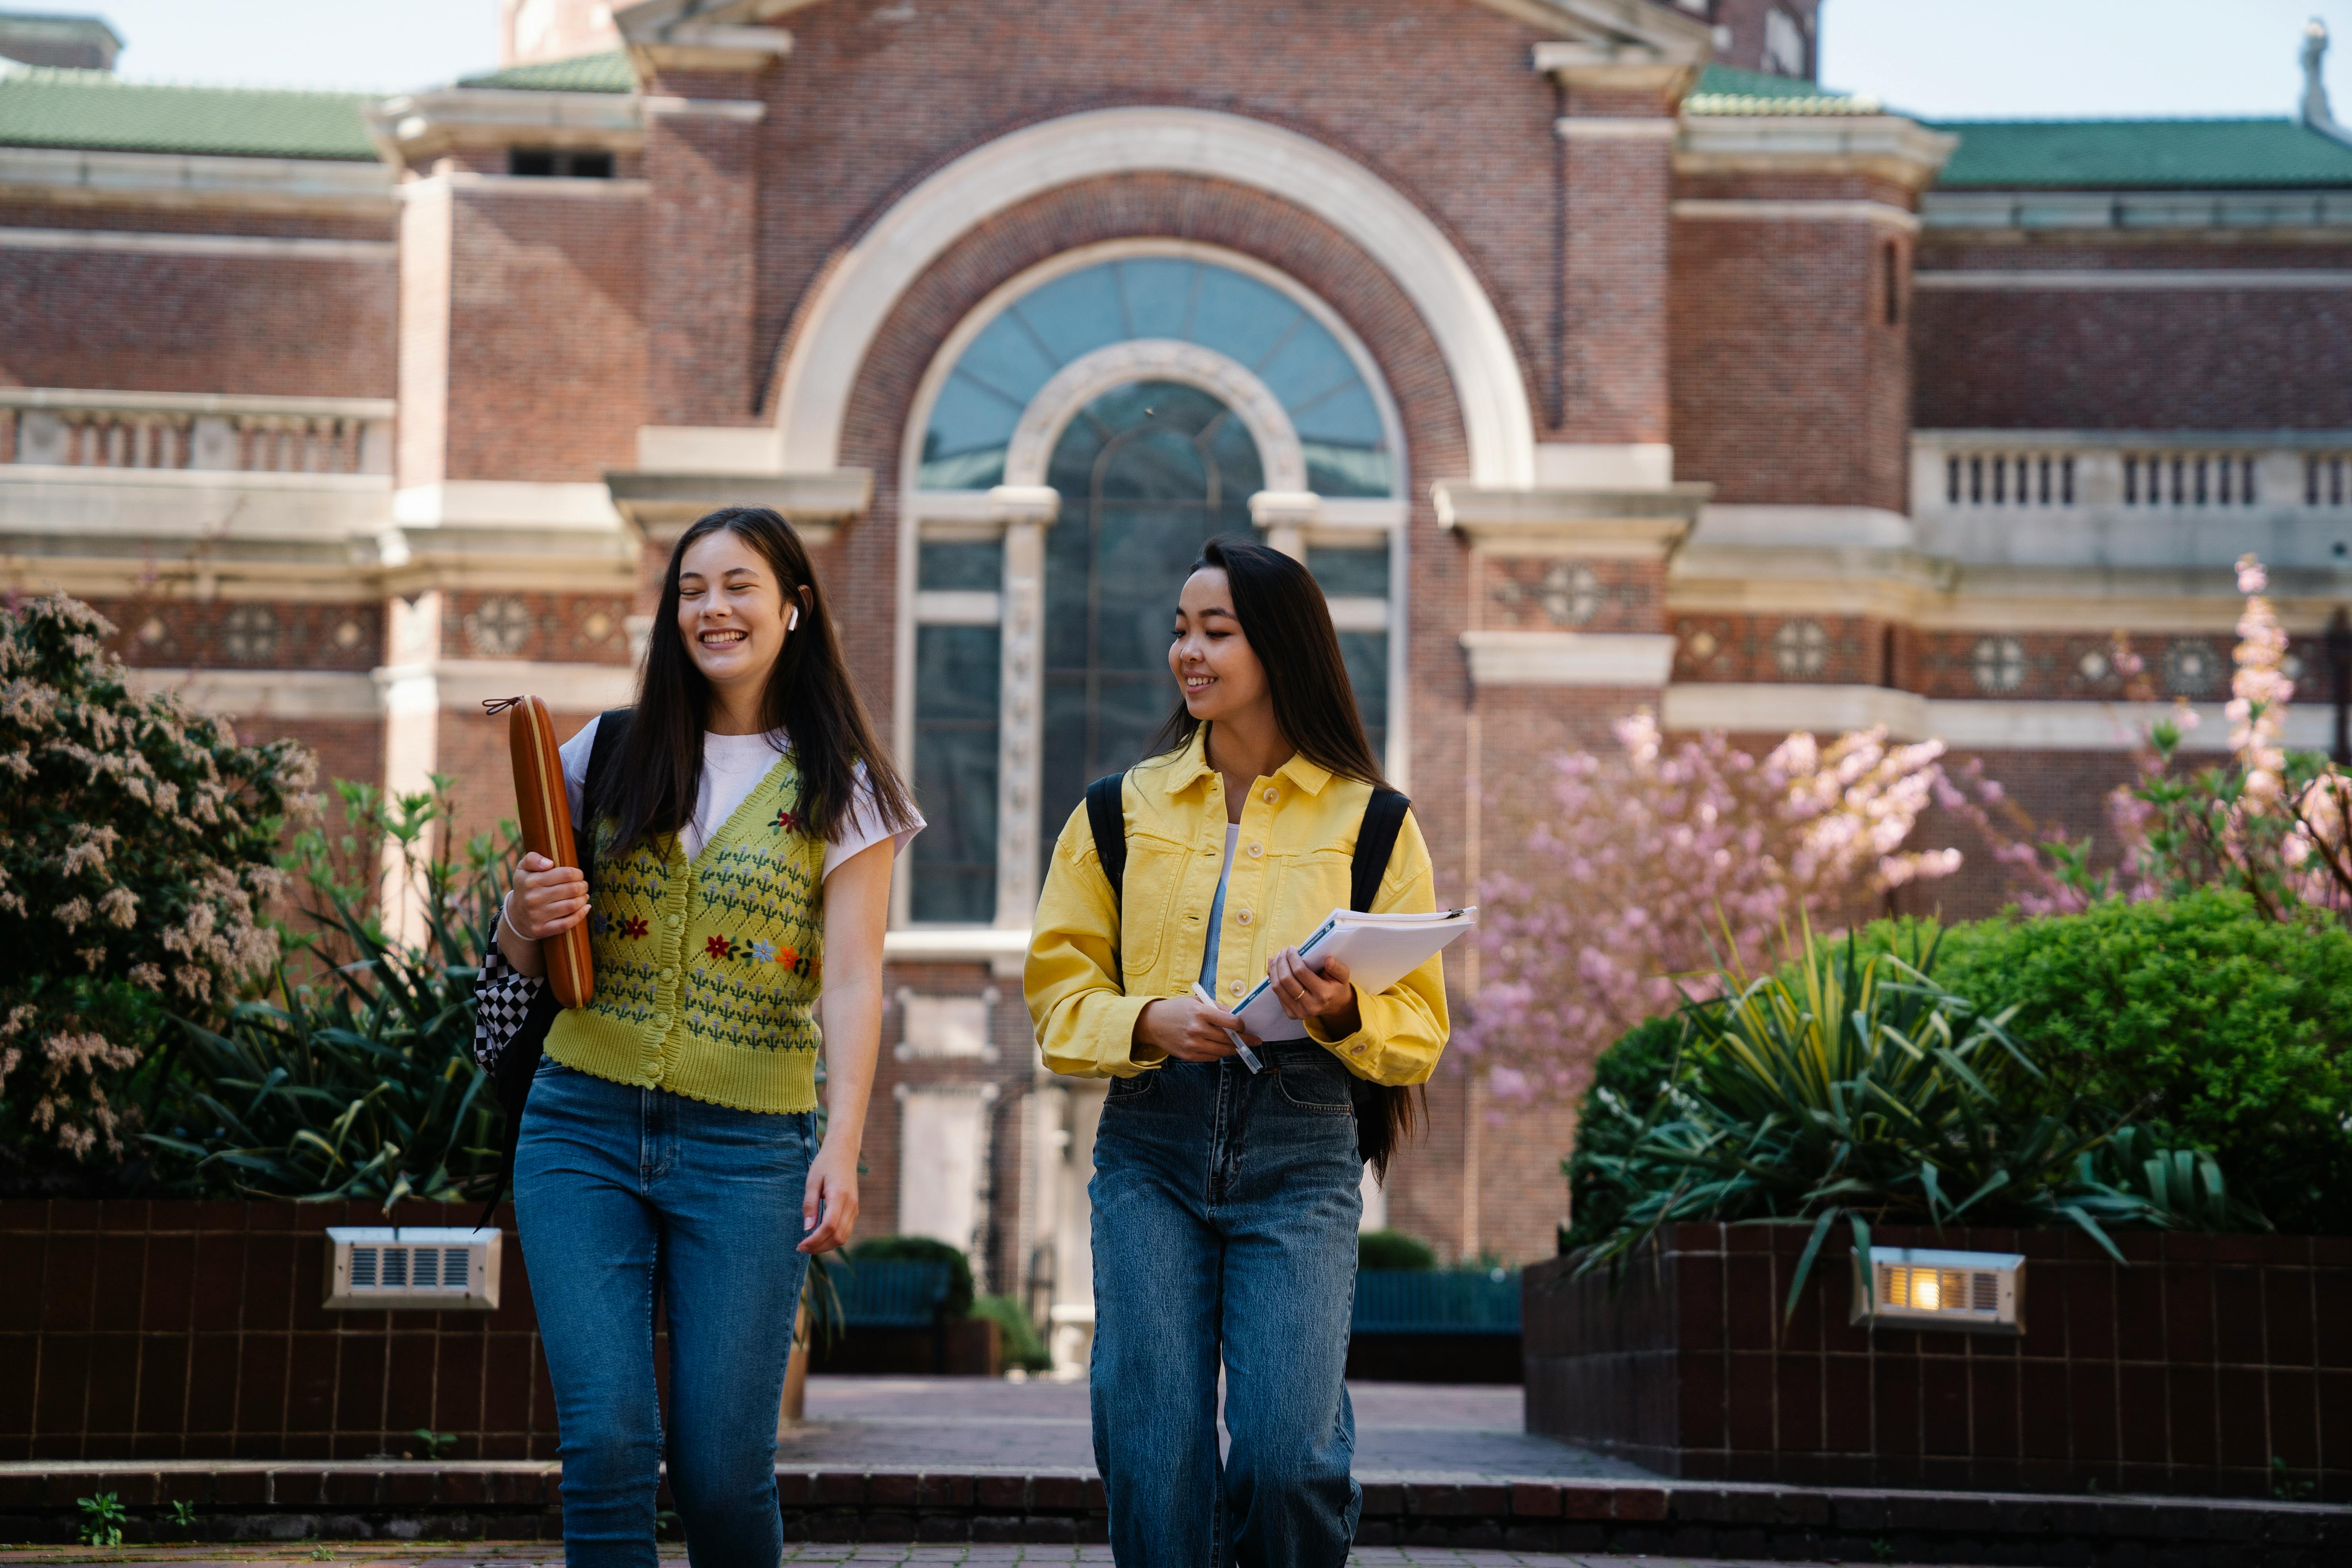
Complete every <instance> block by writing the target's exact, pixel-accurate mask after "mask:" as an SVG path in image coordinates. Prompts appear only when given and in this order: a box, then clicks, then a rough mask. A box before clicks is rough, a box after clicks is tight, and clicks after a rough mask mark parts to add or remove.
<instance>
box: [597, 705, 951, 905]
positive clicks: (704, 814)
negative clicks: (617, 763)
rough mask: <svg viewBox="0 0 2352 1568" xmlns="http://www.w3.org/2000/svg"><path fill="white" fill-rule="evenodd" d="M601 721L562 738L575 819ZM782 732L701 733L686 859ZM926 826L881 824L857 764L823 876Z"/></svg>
mask: <svg viewBox="0 0 2352 1568" xmlns="http://www.w3.org/2000/svg"><path fill="white" fill-rule="evenodd" d="M599 722H600V720H597V719H591V720H589V721H588V722H587V724H586V726H585V727H584V728H583V729H582V730H581V731H580V733H578V734H577V735H574V736H572V739H570V740H569V741H566V742H563V745H562V750H561V751H560V752H558V753H557V754H558V755H559V756H561V757H562V759H563V792H564V794H565V795H569V796H570V797H571V800H572V820H573V821H574V822H577V821H579V820H580V794H581V791H582V790H583V789H584V788H585V787H586V786H587V782H588V752H589V750H590V749H591V748H592V747H593V746H594V745H595V744H596V726H597V724H598V723H599ZM783 740H784V736H783V731H781V730H780V731H776V732H775V733H774V734H772V735H712V734H705V735H704V736H703V737H702V789H701V791H700V793H699V794H698V795H696V796H695V800H694V820H693V821H692V822H689V823H688V824H687V825H686V827H685V830H684V831H683V832H681V833H680V834H679V835H678V847H679V848H681V849H683V850H684V851H685V852H686V858H688V859H689V860H691V859H693V858H695V857H696V856H697V855H699V854H701V853H702V847H703V845H705V844H706V843H708V842H709V839H710V836H711V835H712V834H714V833H716V832H718V831H719V828H721V827H723V826H726V823H727V819H728V818H729V817H730V816H734V815H735V808H736V807H737V806H740V805H742V804H743V803H744V801H746V800H748V799H749V798H751V792H752V791H753V790H755V789H757V788H759V787H760V781H761V779H763V778H766V777H767V776H768V773H769V770H770V769H772V768H773V767H774V766H775V765H776V759H777V758H778V757H780V756H782V754H783ZM922 830H923V819H922V816H920V815H919V814H918V815H917V816H916V817H915V824H914V826H911V827H909V828H908V829H906V830H905V831H904V832H901V833H898V834H893V833H891V832H890V831H889V830H888V829H887V828H886V827H885V826H883V825H882V819H881V816H880V813H879V811H878V809H877V807H876V805H875V802H874V788H873V785H872V784H869V783H868V782H867V780H866V764H865V763H858V764H857V798H856V801H855V803H853V805H852V807H851V810H850V812H849V815H848V816H845V817H844V818H843V819H842V822H841V826H839V827H838V828H837V829H835V833H834V836H833V837H832V839H831V840H830V841H828V842H827V843H826V845H825V847H824V872H823V873H822V874H821V876H820V878H819V879H820V880H822V879H824V877H830V876H832V875H833V868H835V866H838V865H840V864H841V863H842V862H843V861H845V860H847V859H848V858H851V857H852V856H854V855H856V853H857V852H858V851H859V850H861V849H871V848H872V847H874V846H876V845H877V844H879V843H881V842H882V840H884V839H885V838H892V837H895V838H896V839H898V849H897V850H896V851H895V853H897V854H899V855H904V854H905V853H906V852H907V845H908V842H909V841H910V840H911V839H913V837H915V835H916V834H918V833H920V832H921V831H922Z"/></svg>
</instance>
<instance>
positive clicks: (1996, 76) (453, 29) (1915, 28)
mask: <svg viewBox="0 0 2352 1568" xmlns="http://www.w3.org/2000/svg"><path fill="white" fill-rule="evenodd" d="M835 3H836V4H841V5H858V4H867V3H870V0H835ZM931 3H939V0H931ZM982 3H985V0H982ZM1322 3H1326V4H1328V3H1333V0H1322ZM0 5H21V6H22V8H24V9H27V10H32V9H40V10H58V11H68V10H74V11H79V10H85V9H87V10H94V11H97V12H99V13H100V14H101V15H103V16H105V17H106V18H107V19H108V20H109V21H110V22H112V23H113V24H114V28H115V31H116V32H117V33H119V34H121V36H122V37H124V39H125V40H127V43H128V47H126V48H125V49H124V50H123V53H122V58H121V62H120V67H121V71H122V73H123V74H124V75H125V76H129V77H132V78H138V79H147V80H174V81H220V82H242V83H248V84H253V85H257V86H271V87H350V88H372V89H397V88H408V87H423V86H428V85H432V84H434V83H438V82H446V81H450V80H453V79H456V78H457V77H460V76H463V75H466V74H467V73H468V72H472V71H478V70H481V69H485V68H489V67H491V66H494V65H496V64H497V57H498V39H497V17H498V0H38V3H37V4H36V3H35V0H0ZM2315 15H2316V16H2321V17H2323V18H2325V19H2326V21H2327V23H2328V24H2329V25H2330V26H2331V27H2333V28H2334V29H2335V31H2336V35H2337V37H2338V38H2339V39H2341V40H2342V42H2341V43H2340V44H2339V46H2338V47H2337V48H2336V50H2335V51H2333V52H2332V54H2331V57H2330V58H2329V61H2328V64H2329V67H2330V69H2329V72H2328V76H2329V80H2330V83H2331V85H2332V86H2334V87H2335V89H2336V97H2337V99H2338V101H2339V103H2341V104H2342V105H2343V106H2344V115H2343V117H2344V118H2346V119H2347V120H2352V0H1823V3H1822V79H1823V80H1824V81H1826V82H1827V83H1829V84H1830V85H1832V86H1833V87H1841V88H1846V89H1853V90H1856V91H1863V92H1868V93H1872V94H1874V95H1875V96H1876V97H1877V98H1879V99H1880V100H1882V101H1884V102H1886V103H1888V104H1891V105H1895V106H1897V107H1900V108H1903V109H1906V110H1911V111H1913V112H1915V113H1919V114H1925V115H1929V116H1933V117H1938V118H1945V119H1966V118H1975V117H1984V118H1990V117H1999V116H2041V117H2054V116H2067V115H2164V114H2188V115H2200V114H2204V115H2231V114H2263V115H2274V114H2288V113H2292V112H2293V111H2294V107H2295V105H2296V104H2297V102H2298V101H2299V100H2300V99H2301V96H2302V76H2301V72H2300V68H2299V67H2298V66H2297V64H2296V50H2297V48H2298V47H2299V46H2300V44H2301V41H2302V34H2303V25H2304V23H2305V20H2306V19H2307V18H2309V17H2310V16H2315Z"/></svg>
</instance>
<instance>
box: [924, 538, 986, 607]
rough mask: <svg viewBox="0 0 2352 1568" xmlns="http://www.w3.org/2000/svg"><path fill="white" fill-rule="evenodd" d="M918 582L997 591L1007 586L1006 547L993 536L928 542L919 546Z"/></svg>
mask: <svg viewBox="0 0 2352 1568" xmlns="http://www.w3.org/2000/svg"><path fill="white" fill-rule="evenodd" d="M915 582H916V584H917V585H918V586H919V587H924V588H963V589H971V588H978V589H981V590H982V591H983V592H985V593H990V594H993V593H996V592H998V591H999V590H1001V589H1002V588H1003V586H1004V547H1003V545H1002V544H999V543H997V542H995V541H994V540H974V541H966V540H954V541H943V542H926V543H924V544H923V545H921V546H920V547H919V553H918V557H917V561H916V565H915Z"/></svg>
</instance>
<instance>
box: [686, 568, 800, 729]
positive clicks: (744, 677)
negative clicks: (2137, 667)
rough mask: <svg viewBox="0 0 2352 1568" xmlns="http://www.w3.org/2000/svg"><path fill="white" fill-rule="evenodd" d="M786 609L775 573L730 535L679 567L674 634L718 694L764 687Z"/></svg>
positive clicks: (778, 650)
mask: <svg viewBox="0 0 2352 1568" xmlns="http://www.w3.org/2000/svg"><path fill="white" fill-rule="evenodd" d="M790 610H791V604H790V601H789V600H788V599H787V598H786V596H785V593H784V585H783V584H782V581H780V580H779V579H778V577H777V575H776V569H775V567H774V566H772V565H771V564H770V563H769V561H768V558H767V557H766V556H764V555H762V554H761V553H760V552H758V551H757V550H754V549H752V548H751V542H749V541H748V540H745V539H744V538H742V537H741V536H740V535H739V534H738V533H736V532H735V531H733V530H732V529H727V528H721V529H718V530H716V531H713V532H710V533H709V534H706V535H704V536H703V537H702V538H700V539H698V540H696V541H695V542H694V543H693V545H692V546H691V547H689V548H688V551H687V552H686V556H685V559H684V560H682V561H680V562H679V563H678V573H677V635H678V637H680V639H682V640H683V641H684V642H685V644H686V652H687V657H688V658H691V659H692V660H694V667H695V668H697V669H698V670H700V671H702V674H703V677H704V679H708V680H709V682H710V684H711V685H712V686H714V687H716V688H718V689H720V690H722V691H724V690H737V689H743V690H757V689H762V688H764V687H765V686H766V684H767V680H768V673H769V671H771V670H772V669H773V668H775V666H776V656H777V655H778V654H780V653H782V651H783V647H784V637H785V636H786V633H785V629H784V621H785V618H786V616H788V615H789V614H790Z"/></svg>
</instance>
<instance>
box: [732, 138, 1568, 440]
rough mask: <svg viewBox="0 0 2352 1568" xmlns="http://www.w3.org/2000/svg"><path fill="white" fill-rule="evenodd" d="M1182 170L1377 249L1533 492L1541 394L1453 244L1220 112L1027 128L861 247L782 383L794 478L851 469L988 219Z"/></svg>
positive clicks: (819, 301)
mask: <svg viewBox="0 0 2352 1568" xmlns="http://www.w3.org/2000/svg"><path fill="white" fill-rule="evenodd" d="M1144 171H1175V172H1181V173H1187V174H1202V175H1205V176H1208V177H1211V178H1214V179H1222V180H1228V181H1232V182H1234V183H1235V184H1244V185H1248V186H1251V187H1253V188H1255V189H1258V190H1262V191H1265V192H1268V193H1270V194H1272V195H1276V196H1278V197H1281V198H1283V199H1284V200H1286V201H1289V202H1292V203H1294V204H1296V205H1298V206H1300V207H1302V208H1304V209H1306V210H1307V211H1308V212H1310V213H1312V214H1314V215H1315V216H1318V217H1319V218H1321V219H1323V220H1324V221H1325V222H1327V223H1329V224H1331V225H1332V226H1335V227H1336V228H1338V229H1339V231H1340V232H1341V233H1343V234H1345V235H1347V236H1348V237H1349V238H1350V239H1352V240H1354V241H1355V242H1356V243H1357V244H1359V245H1360V246H1361V247H1363V248H1364V249H1365V250H1366V251H1367V252H1368V253H1369V254H1370V256H1371V257H1372V258H1374V260H1376V261H1377V262H1378V263H1379V264H1380V265H1381V266H1382V267H1383V268H1386V269H1387V270H1388V272H1389V273H1390V275H1391V277H1392V278H1393V279H1395V280H1396V282H1397V284H1398V285H1399V287H1401V288H1402V289H1403V290H1404V292H1405V294H1406V296H1407V298H1409V299H1410V300H1412V303H1413V306H1414V308H1415V309H1416V310H1418V311H1419V312H1420V314H1421V316H1422V318H1423V321H1424V322H1425V323H1426V324H1427V326H1428V327H1429V329H1430V331H1431V333H1432V335H1433V336H1434V337H1435V339H1436V340H1437V344H1438V348H1439V351H1440V352H1441V353H1443V354H1444V358H1445V362H1446V366H1447V369H1448V371H1449V372H1450V374H1451V375H1452V379H1453V383H1454V396H1455V399H1456V401H1457V403H1458V404H1459V405H1460V407H1461V411H1462V416H1463V423H1464V426H1465V431H1466V434H1467V436H1468V437H1469V447H1470V468H1471V471H1472V475H1473V476H1474V477H1475V479H1477V481H1478V482H1479V483H1482V484H1493V485H1526V484H1528V483H1530V482H1532V479H1533V477H1534V465H1535V427H1534V417H1533V414H1532V411H1531V410H1530V408H1529V406H1528V396H1527V385H1526V381H1525V378H1524V376H1523V374H1521V370H1520V366H1519V363H1518V361H1517V356H1516V354H1515V353H1513V351H1512V348H1511V342H1510V337H1509V334H1508V333H1507V332H1506V331H1504V328H1503V323H1502V319H1501V317H1500V316H1499V315H1498V314H1497V313H1496V310H1495V306H1494V302H1493V301H1492V300H1489V299H1487V297H1486V292H1485V290H1484V289H1482V288H1481V287H1480V285H1479V282H1478V279H1477V277H1476V275H1475V273H1473V272H1472V271H1471V269H1470V268H1469V265H1468V263H1467V262H1465V260H1464V259H1463V258H1462V257H1461V255H1460V254H1459V253H1458V252H1457V251H1455V250H1454V247H1453V245H1452V243H1451V242H1450V241H1449V240H1448V239H1447V238H1446V237H1445V235H1444V231H1443V230H1442V229H1440V228H1439V227H1438V226H1437V225H1436V224H1435V223H1433V221H1432V220H1431V219H1430V217H1429V216H1428V215H1426V214H1425V213H1423V212H1422V211H1421V209H1420V208H1418V207H1416V206H1414V205H1412V202H1410V201H1409V200H1407V199H1406V198H1405V197H1404V196H1403V195H1401V194H1400V193H1399V192H1397V191H1396V190H1395V189H1394V188H1393V187H1392V186H1391V185H1389V184H1387V183H1386V182H1385V181H1383V180H1381V179H1380V178H1379V177H1378V176H1377V175H1374V174H1371V173H1370V171H1369V170H1367V169H1365V168H1364V167H1363V166H1362V165H1360V164H1359V163H1355V162H1354V161H1353V160H1351V159H1349V158H1347V157H1345V156H1343V155H1341V154H1340V153H1337V152H1335V151H1333V150H1332V149H1330V148H1328V147H1326V146H1324V145H1323V144H1322V143H1320V142H1314V141H1311V140H1309V139H1308V138H1307V137H1304V136H1301V135H1299V134H1298V133H1297V132H1291V131H1286V130H1284V129H1282V128H1280V127H1278V126H1274V125H1269V124H1266V123H1265V122H1263V121H1254V120H1249V119H1245V118H1244V117H1242V116H1239V115H1233V114H1223V113H1218V112H1214V111H1211V110H1196V109H1175V108H1129V109H1103V110H1087V111H1084V112H1081V113H1077V114H1071V115H1066V116H1063V117H1062V118H1060V119H1056V120H1051V121H1045V122H1044V123H1043V124H1039V125H1034V126H1030V127H1027V128H1025V129H1024V130H1021V131H1016V132H1013V133H1012V134H1010V135H1008V136H1004V137H1003V138H1000V139H999V140H997V141H995V142H990V143H989V144H987V145H986V146H983V147H981V148H978V149H975V150H974V151H972V152H971V153H966V154H964V155H963V156H962V157H961V158H958V159H956V160H955V161H954V162H953V163H950V164H949V165H948V166H947V167H946V168H944V169H941V170H940V171H939V172H938V173H937V174H933V175H931V176H930V177H929V179H927V180H925V181H924V182H923V183H922V184H919V185H918V186H917V187H916V188H915V189H914V190H913V191H912V192H910V193H908V195H907V196H906V197H904V198H903V199H902V200H900V201H899V202H898V205H895V206H893V207H892V208H891V209H890V210H889V211H888V212H887V213H885V214H884V215H883V216H882V217H881V218H880V219H879V220H878V221H877V223H876V224H875V225H874V226H873V227H872V228H871V229H869V230H868V231H867V232H866V234H865V235H864V236H863V237H861V238H860V239H859V240H858V241H857V243H856V244H855V245H853V246H852V247H850V248H849V249H848V251H847V252H846V253H845V254H844V255H843V256H842V258H841V260H840V262H839V264H838V265H837V266H836V267H835V268H834V269H833V271H832V272H831V273H830V275H829V276H828V277H827V278H826V280H825V282H824V287H823V289H821V290H820V292H819V294H818V296H817V298H816V300H814V302H813V304H812V306H811V309H810V310H809V314H808V321H809V326H808V327H807V329H806V330H805V331H803V332H801V333H800V334H799V336H798V337H797V338H796V340H795V341H794V342H793V345H792V351H791V354H790V356H789V358H788V359H787V360H786V362H785V363H784V366H783V368H782V375H781V377H780V383H781V384H780V392H779V395H778V397H777V415H776V418H777V425H778V427H779V428H780V429H781V430H782V432H783V441H784V461H785V466H786V467H787V468H835V467H838V466H839V464H838V458H839V454H840V449H841V433H842V422H843V420H844V419H845V417H846V416H847V408H848V404H849V392H850V388H851V387H852V385H853V384H855V382H856V377H857V375H858V374H859V372H860V370H861V369H862V367H863V366H864V364H865V362H866V355H867V354H868V353H869V352H870V351H871V350H872V347H873V344H874V341H875V339H876V337H877V335H878V334H879V332H880V331H881V328H882V323H883V321H885V320H886V319H887V316H888V315H889V312H890V310H891V309H892V307H893V306H894V305H895V304H896V303H897V302H898V299H899V298H900V296H901V295H903V294H904V293H905V292H906V290H907V289H908V287H910V286H911V285H912V284H913V282H914V281H915V279H917V278H919V277H920V276H921V274H922V273H923V271H924V269H925V268H928V267H929V265H930V264H931V263H932V262H933V261H934V260H936V259H937V258H939V257H940V255H941V254H943V253H944V252H945V251H946V250H947V249H948V247H950V246H951V245H952V244H954V243H955V241H956V240H958V239H959V238H961V237H962V236H963V235H965V234H966V233H968V232H970V231H971V229H972V228H974V227H975V226H978V225H979V224H981V223H982V222H983V221H985V220H986V219H987V218H989V217H991V216H994V215H995V214H997V213H1000V212H1003V211H1005V210H1006V209H1007V208H1010V207H1012V206H1013V205H1017V204H1018V203H1021V202H1023V201H1026V200H1028V199H1029V198H1030V197H1032V196H1034V195H1039V194H1041V193H1043V192H1045V191H1049V190H1054V189H1056V188H1059V187H1061V186H1065V185H1068V184H1075V183H1077V182H1079V181H1083V180H1089V179H1094V178H1097V177H1100V176H1104V175H1110V174H1129V173H1139V172H1144Z"/></svg>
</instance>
